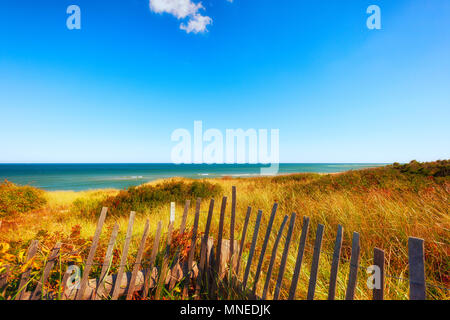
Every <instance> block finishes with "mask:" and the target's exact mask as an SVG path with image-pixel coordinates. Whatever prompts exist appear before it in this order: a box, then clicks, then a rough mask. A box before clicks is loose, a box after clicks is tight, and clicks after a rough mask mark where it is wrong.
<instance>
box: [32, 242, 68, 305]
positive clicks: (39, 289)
mask: <svg viewBox="0 0 450 320" xmlns="http://www.w3.org/2000/svg"><path fill="white" fill-rule="evenodd" d="M60 249H61V242H57V243H56V244H55V246H54V247H53V249H52V251H51V252H50V255H49V257H48V259H47V263H46V264H45V268H44V272H43V273H42V278H41V281H39V282H38V283H37V285H36V288H35V289H34V292H33V294H32V295H31V298H30V300H38V299H39V298H42V296H43V295H45V292H44V290H45V288H44V286H45V283H46V282H47V278H48V276H49V275H50V271H52V269H53V266H54V265H55V262H56V260H57V259H58V257H59V250H60Z"/></svg>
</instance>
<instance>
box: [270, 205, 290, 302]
mask: <svg viewBox="0 0 450 320" xmlns="http://www.w3.org/2000/svg"><path fill="white" fill-rule="evenodd" d="M295 218H296V214H295V212H293V213H292V215H291V220H290V221H289V229H288V232H287V235H286V241H285V243H284V250H283V255H282V256H281V262H280V268H279V269H278V279H277V283H276V285H275V291H274V293H273V299H274V300H278V298H279V297H280V290H281V284H282V282H283V276H284V270H285V268H286V262H287V258H288V254H289V246H290V244H291V238H292V232H293V231H294V225H295Z"/></svg>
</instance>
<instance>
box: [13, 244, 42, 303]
mask: <svg viewBox="0 0 450 320" xmlns="http://www.w3.org/2000/svg"><path fill="white" fill-rule="evenodd" d="M38 244H39V241H38V240H33V241H31V244H30V246H29V247H28V251H27V257H26V260H25V263H28V262H29V261H30V260H31V259H33V258H34V256H35V255H36V252H37V249H38ZM30 274H31V266H30V265H29V266H28V267H27V269H26V270H25V272H24V273H22V276H21V277H20V282H19V289H18V293H17V295H16V300H21V299H22V298H23V296H24V294H25V292H26V291H27V286H28V279H29V278H30Z"/></svg>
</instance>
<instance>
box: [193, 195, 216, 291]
mask: <svg viewBox="0 0 450 320" xmlns="http://www.w3.org/2000/svg"><path fill="white" fill-rule="evenodd" d="M213 211H214V199H211V201H210V202H209V210H208V218H207V219H206V226H205V233H204V235H203V238H202V242H201V247H200V264H199V265H198V278H197V283H196V286H195V297H196V298H197V299H200V290H201V286H202V284H203V278H204V277H205V271H206V269H205V268H206V256H207V249H208V238H209V229H210V228H211V220H212V215H213Z"/></svg>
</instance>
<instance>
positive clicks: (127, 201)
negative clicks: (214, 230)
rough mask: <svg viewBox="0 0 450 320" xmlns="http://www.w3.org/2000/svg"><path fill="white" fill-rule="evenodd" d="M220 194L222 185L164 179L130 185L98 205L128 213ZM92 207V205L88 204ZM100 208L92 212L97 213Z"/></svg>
mask: <svg viewBox="0 0 450 320" xmlns="http://www.w3.org/2000/svg"><path fill="white" fill-rule="evenodd" d="M220 194H222V187H221V186H220V185H218V184H213V183H210V182H207V181H201V180H200V181H193V182H184V181H166V182H162V183H158V184H156V185H142V186H138V187H130V188H129V189H128V190H123V191H120V192H119V194H117V195H115V196H109V197H107V198H106V199H105V200H103V201H100V202H99V205H100V206H103V207H108V208H109V212H110V213H111V214H115V215H128V214H129V213H130V211H138V212H145V211H147V210H148V209H151V208H155V207H158V206H161V205H167V203H169V202H171V201H175V202H184V201H185V200H187V199H191V200H195V199H196V198H204V199H207V198H213V197H216V196H218V195H220ZM90 207H91V208H93V205H92V204H91V206H90ZM99 209H100V208H99V207H97V209H96V210H95V211H93V212H95V213H96V214H98V212H100V210H99Z"/></svg>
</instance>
